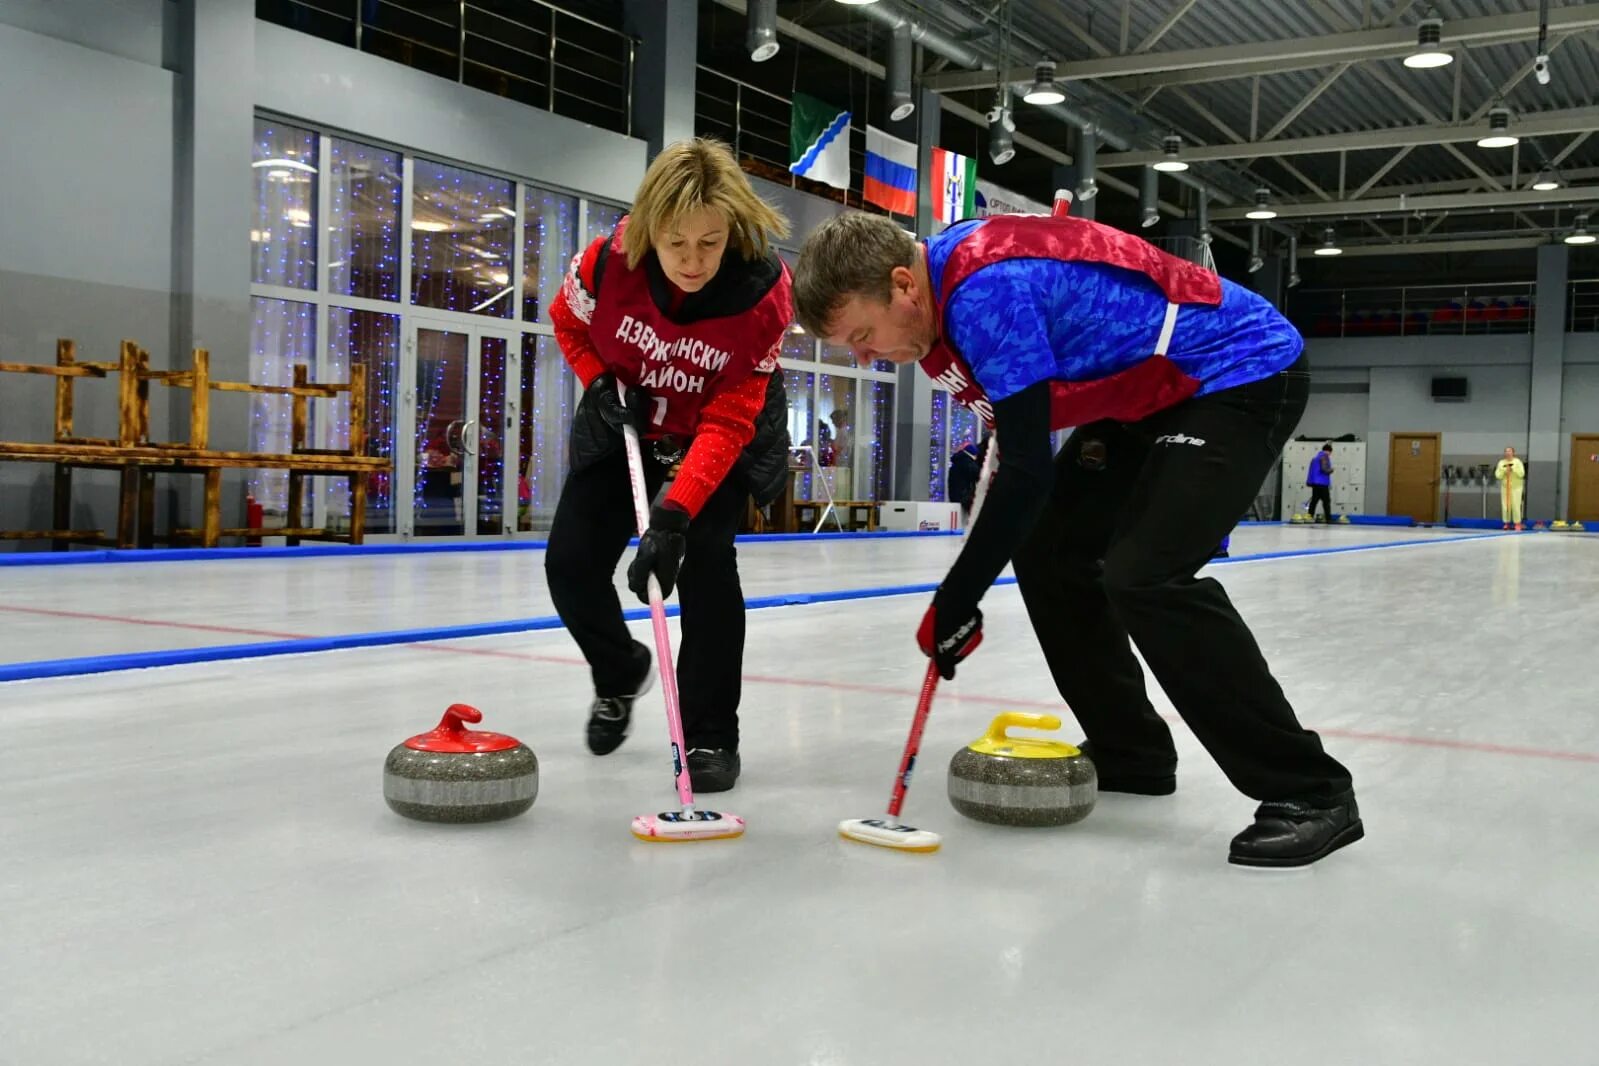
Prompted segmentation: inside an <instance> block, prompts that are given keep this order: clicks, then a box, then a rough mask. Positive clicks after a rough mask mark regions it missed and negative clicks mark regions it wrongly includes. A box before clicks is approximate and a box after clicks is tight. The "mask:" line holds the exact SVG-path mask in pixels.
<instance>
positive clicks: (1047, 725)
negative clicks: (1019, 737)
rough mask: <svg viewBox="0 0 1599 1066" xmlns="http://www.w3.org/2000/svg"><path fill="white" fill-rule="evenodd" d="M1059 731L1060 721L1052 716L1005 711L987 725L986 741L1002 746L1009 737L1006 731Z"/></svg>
mask: <svg viewBox="0 0 1599 1066" xmlns="http://www.w3.org/2000/svg"><path fill="white" fill-rule="evenodd" d="M1011 728H1015V729H1059V728H1060V719H1059V718H1056V717H1055V716H1054V715H1052V714H1027V713H1024V712H1022V711H1006V712H1005V713H1004V714H1002V715H1000V716H999V717H997V718H995V719H994V720H993V721H992V722H990V723H989V724H988V738H987V739H988V740H990V741H991V742H993V743H995V744H1003V743H1005V741H1007V740H1009V739H1010V737H1009V736H1008V735H1007V734H1006V732H1005V731H1006V730H1007V729H1011Z"/></svg>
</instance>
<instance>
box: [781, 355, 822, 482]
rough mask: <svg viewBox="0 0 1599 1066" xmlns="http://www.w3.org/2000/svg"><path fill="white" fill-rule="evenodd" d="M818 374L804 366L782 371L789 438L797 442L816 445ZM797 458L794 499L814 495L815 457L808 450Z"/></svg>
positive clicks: (807, 445)
mask: <svg viewBox="0 0 1599 1066" xmlns="http://www.w3.org/2000/svg"><path fill="white" fill-rule="evenodd" d="M815 389H816V375H815V374H811V373H807V372H806V371H803V370H784V371H783V390H784V391H785V392H787V393H788V439H789V440H790V441H792V442H794V443H795V444H796V445H799V446H803V447H807V448H815V447H816V441H815V440H814V439H813V438H812V427H813V425H814V424H815V422H816V400H815V398H814V396H813V393H814V392H815ZM796 461H798V462H799V463H800V464H801V468H800V469H799V470H797V471H795V472H794V499H796V500H809V499H811V498H812V497H811V488H812V485H811V480H812V477H813V474H812V466H813V459H812V457H811V454H810V453H809V452H799V453H797V455H796Z"/></svg>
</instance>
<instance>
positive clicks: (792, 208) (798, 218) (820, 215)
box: [750, 176, 848, 251]
mask: <svg viewBox="0 0 1599 1066" xmlns="http://www.w3.org/2000/svg"><path fill="white" fill-rule="evenodd" d="M750 184H751V185H753V186H754V187H755V192H756V195H758V196H760V198H761V199H763V200H765V201H766V202H767V203H769V204H771V205H772V206H773V207H775V208H777V209H778V210H779V211H781V212H783V217H785V218H787V219H788V224H789V230H790V232H789V236H788V240H786V241H784V242H783V246H784V247H785V248H793V249H794V250H795V251H798V250H799V247H800V245H802V244H804V243H805V238H806V237H808V236H809V235H810V233H811V231H812V230H814V229H815V228H816V227H817V226H820V225H821V224H822V223H823V222H826V221H827V220H828V219H830V218H834V217H836V216H838V215H841V214H843V213H844V212H845V211H846V210H848V208H846V207H845V206H844V205H843V204H840V203H835V202H834V201H832V200H824V199H823V198H822V197H820V196H812V195H811V194H810V193H805V192H800V191H799V190H798V189H790V188H789V187H788V186H787V185H779V184H777V183H776V182H775V181H767V180H766V179H765V178H757V177H753V176H752V177H751V178H750Z"/></svg>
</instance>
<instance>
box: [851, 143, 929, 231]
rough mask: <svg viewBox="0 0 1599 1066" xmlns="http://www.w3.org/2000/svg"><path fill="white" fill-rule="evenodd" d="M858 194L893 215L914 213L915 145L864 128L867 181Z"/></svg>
mask: <svg viewBox="0 0 1599 1066" xmlns="http://www.w3.org/2000/svg"><path fill="white" fill-rule="evenodd" d="M861 195H862V196H863V197H864V198H865V200H866V202H867V203H869V204H876V205H877V206H878V207H881V208H882V209H883V210H885V211H892V212H893V213H894V214H896V215H914V214H916V146H915V145H914V144H912V143H911V142H910V141H902V140H900V139H899V138H898V137H893V136H890V135H889V134H886V133H884V132H883V131H882V130H879V129H874V128H872V127H871V126H867V127H866V181H865V183H864V184H863V185H862V186H861Z"/></svg>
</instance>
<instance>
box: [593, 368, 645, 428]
mask: <svg viewBox="0 0 1599 1066" xmlns="http://www.w3.org/2000/svg"><path fill="white" fill-rule="evenodd" d="M586 393H587V395H588V396H590V397H592V400H591V401H590V402H592V403H593V404H594V409H595V410H596V411H598V412H599V413H600V417H601V418H603V419H605V424H606V425H608V426H610V427H611V428H612V429H614V430H616V431H617V432H618V433H620V432H622V427H623V426H632V427H633V428H634V429H636V430H638V431H639V432H641V433H642V432H643V431H644V427H645V426H647V425H649V413H650V394H649V393H647V392H645V391H644V390H643V389H641V388H639V387H638V386H637V385H629V386H628V387H627V402H626V403H625V404H624V403H623V402H622V398H621V397H620V396H618V395H617V394H616V375H615V374H612V373H610V372H609V371H607V372H605V373H604V374H601V375H600V376H599V377H597V378H595V379H594V380H593V381H591V382H589V387H588V389H587V390H586Z"/></svg>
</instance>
